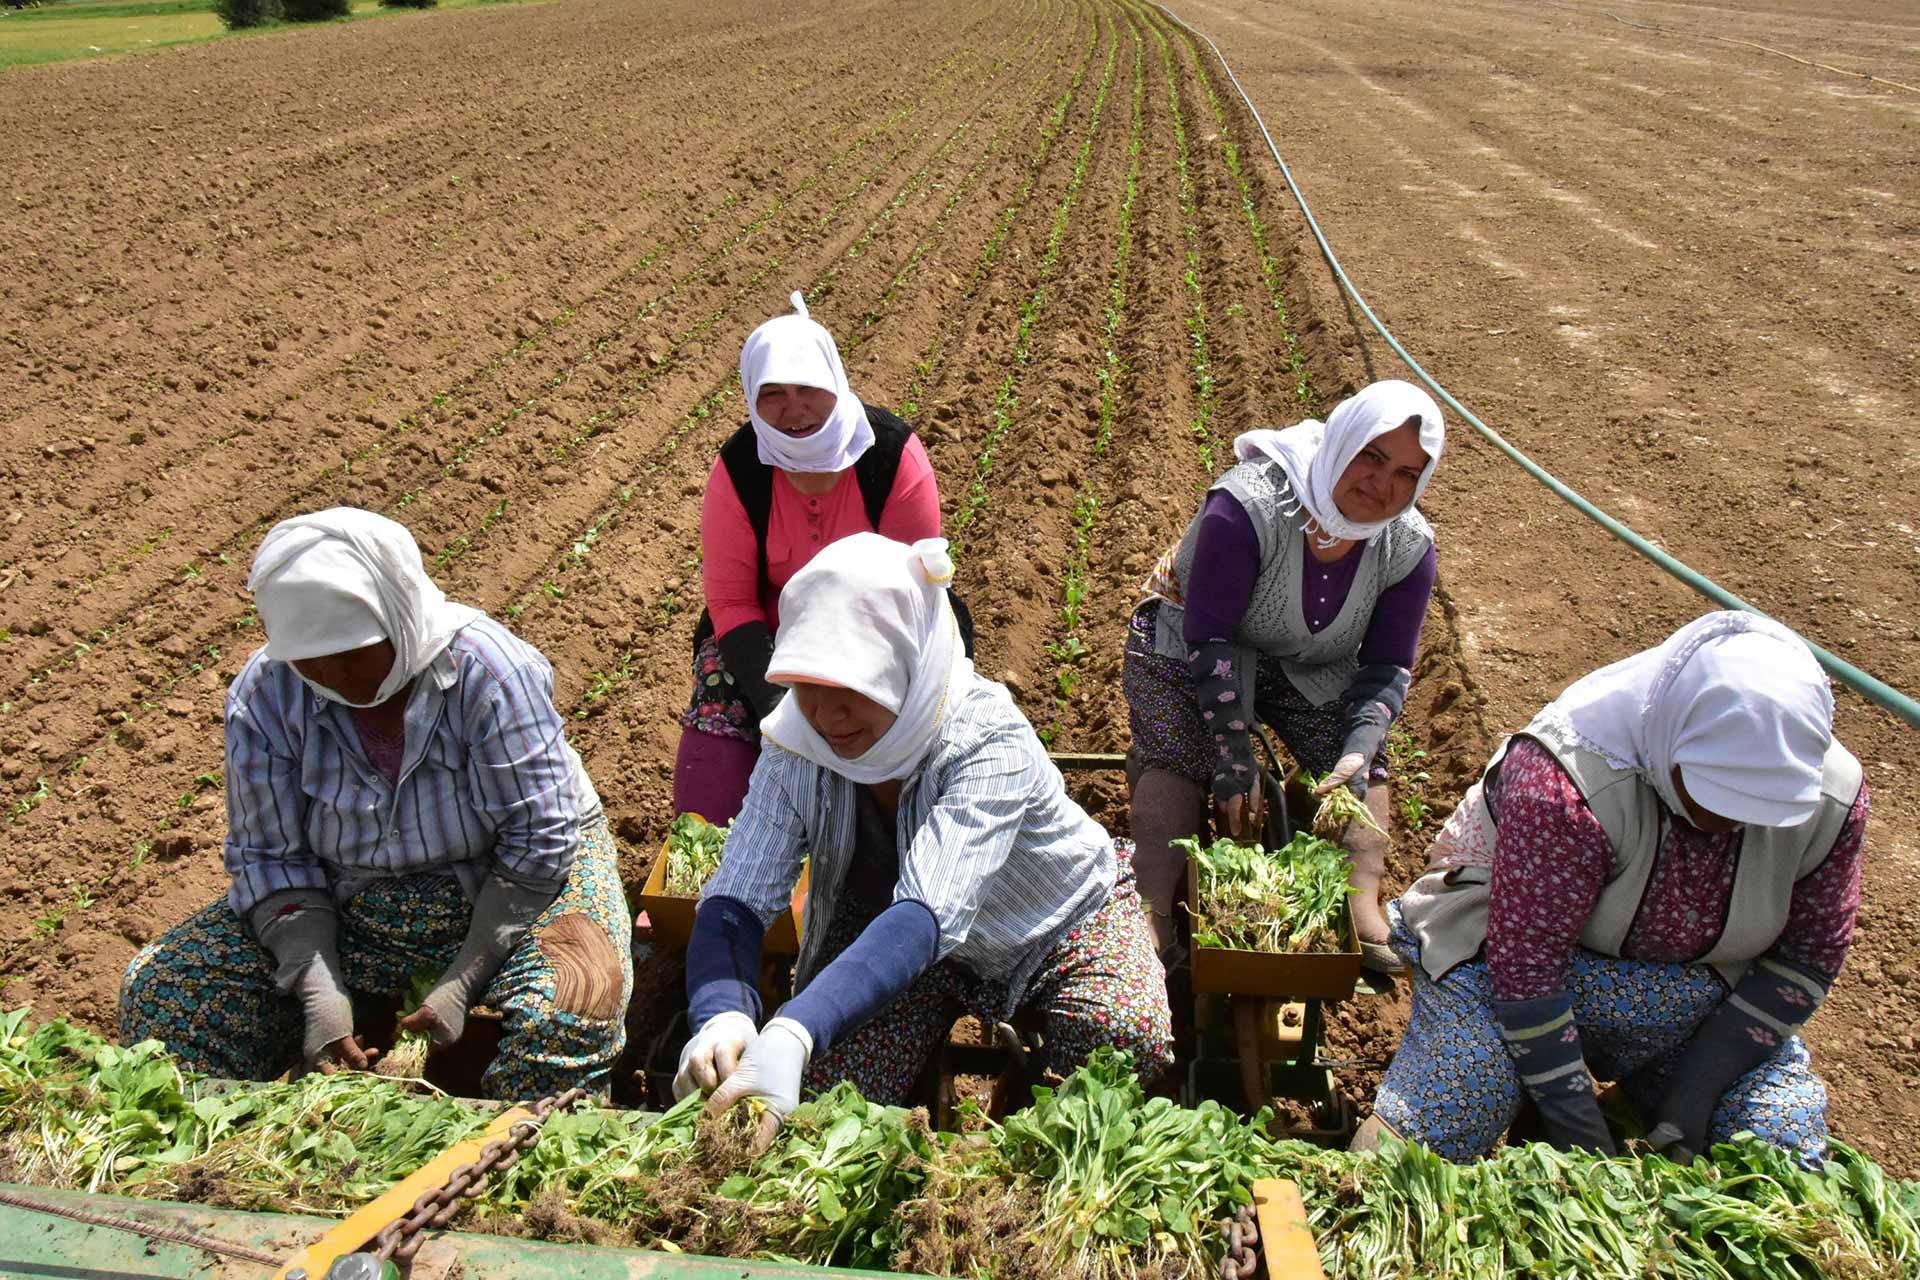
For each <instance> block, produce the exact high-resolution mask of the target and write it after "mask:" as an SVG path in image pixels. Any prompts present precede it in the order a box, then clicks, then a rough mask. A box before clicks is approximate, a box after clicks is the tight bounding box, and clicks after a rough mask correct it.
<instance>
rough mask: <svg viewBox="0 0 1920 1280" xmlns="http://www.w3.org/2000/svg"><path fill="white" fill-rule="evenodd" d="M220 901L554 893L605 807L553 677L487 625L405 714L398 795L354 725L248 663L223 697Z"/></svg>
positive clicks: (457, 643) (424, 680)
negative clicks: (383, 884) (223, 880)
mask: <svg viewBox="0 0 1920 1280" xmlns="http://www.w3.org/2000/svg"><path fill="white" fill-rule="evenodd" d="M226 720H227V753H226V756H227V764H226V782H227V842H226V864H227V872H228V874H229V875H231V876H232V877H233V886H232V888H231V889H230V890H229V892H228V895H227V901H228V902H229V903H230V904H231V905H232V907H233V909H234V910H235V911H236V912H238V913H240V914H241V915H243V916H244V915H245V914H246V913H247V911H248V910H249V909H251V908H252V907H253V906H254V904H255V903H257V902H259V901H260V900H261V899H262V898H265V897H267V896H269V895H271V894H274V893H278V892H280V891H281V890H284V889H320V890H325V891H329V892H331V893H332V895H333V897H334V900H335V901H336V902H345V901H346V900H347V899H348V898H350V897H352V896H353V895H354V894H356V893H358V892H360V891H361V890H362V889H364V888H365V887H366V886H367V885H368V884H370V883H372V882H373V881H375V880H379V879H382V878H385V877H389V876H398V875H407V874H410V873H413V872H418V871H429V870H435V869H440V870H445V871H448V872H450V873H452V874H453V875H455V876H457V877H458V878H459V880H460V883H461V885H462V886H463V887H464V888H465V889H466V891H467V893H468V895H469V896H471V895H472V894H473V893H474V892H475V891H477V889H478V887H479V884H480V880H481V878H482V877H483V876H484V875H485V874H486V873H487V872H488V871H489V870H492V869H495V868H498V869H499V870H500V871H502V872H503V873H505V874H506V875H508V876H510V877H512V878H514V879H516V880H521V881H524V882H528V883H532V884H536V885H542V886H545V885H553V886H557V885H559V884H562V883H564V882H565V880H566V878H567V875H568V873H569V872H570V871H571V870H572V869H573V859H574V855H575V853H576V852H577V850H578V848H579V843H580V832H581V829H582V827H583V826H585V825H586V824H588V823H590V822H592V821H593V820H595V819H596V818H598V817H599V815H600V798H599V796H598V795H597V794H595V792H594V789H593V783H592V782H591V781H590V780H589V779H588V778H587V774H586V770H585V769H584V768H583V767H582V766H581V764H580V757H579V756H578V755H576V754H575V753H574V750H573V747H572V746H571V745H569V744H568V742H567V739H566V733H565V728H566V725H565V721H564V720H562V719H561V717H560V713H559V711H558V710H557V709H556V708H555V707H554V703H553V668H552V666H550V665H549V664H548V662H547V660H546V658H545V657H543V656H542V655H541V653H540V651H539V650H538V649H535V648H534V647H533V646H532V645H530V644H527V643H526V642H525V641H523V640H521V639H520V638H519V637H517V636H515V635H514V634H513V633H512V632H510V631H508V630H507V629H506V628H505V627H503V626H501V625H500V624H499V623H497V622H494V621H493V620H492V619H491V618H482V619H480V620H479V621H477V622H474V623H470V624H469V625H467V626H466V627H464V628H462V630H461V631H460V632H459V634H458V635H456V636H455V637H454V639H453V643H451V644H450V645H448V646H447V648H446V650H445V651H444V652H442V653H441V654H440V656H439V657H438V658H436V659H434V661H433V663H432V665H430V666H429V667H428V668H427V670H426V671H424V672H422V673H421V676H420V679H419V681H418V682H417V683H416V686H415V689H414V693H413V696H412V698H411V699H410V700H409V701H408V703H407V713H406V748H405V753H404V754H403V756H402V757H401V763H400V777H399V782H398V783H397V784H395V783H390V782H388V781H387V779H386V776H385V775H384V774H382V773H381V772H380V771H379V770H378V769H376V768H375V767H374V766H373V765H372V764H371V763H369V762H368V760H367V757H366V753H365V752H364V751H362V750H361V747H360V738H359V734H358V732H357V731H356V730H355V728H354V724H353V712H352V711H351V710H350V709H349V708H347V707H343V706H340V705H339V704H337V703H333V702H329V701H328V700H327V699H325V698H322V697H321V696H320V695H319V694H316V693H315V692H313V690H311V689H309V688H308V687H307V686H306V684H305V683H304V682H302V681H301V679H300V677H299V676H298V675H297V674H295V672H294V670H293V668H292V667H290V666H288V665H287V664H286V663H284V662H274V661H271V660H270V659H268V657H267V655H266V651H265V650H264V649H262V650H261V651H260V652H258V653H255V654H254V655H253V657H252V658H251V659H250V660H249V661H248V662H247V665H246V667H245V668H243V669H242V670H241V672H240V675H239V677H238V678H237V679H235V680H234V682H233V687H232V688H231V689H229V690H228V691H227V710H226Z"/></svg>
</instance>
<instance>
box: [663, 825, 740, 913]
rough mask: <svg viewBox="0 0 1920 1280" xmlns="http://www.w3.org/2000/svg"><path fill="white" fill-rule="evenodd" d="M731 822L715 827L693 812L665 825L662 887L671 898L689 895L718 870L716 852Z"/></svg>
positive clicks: (718, 851) (718, 850) (722, 849)
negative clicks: (665, 865)
mask: <svg viewBox="0 0 1920 1280" xmlns="http://www.w3.org/2000/svg"><path fill="white" fill-rule="evenodd" d="M732 829H733V824H732V823H728V824H727V825H726V826H724V827H716V826H714V825H713V824H712V823H711V822H708V821H706V820H705V819H704V818H701V817H699V816H697V815H695V814H691V813H683V814H681V815H680V816H679V817H677V818H675V819H674V820H673V825H672V826H670V827H668V828H667V873H666V876H665V877H664V881H665V885H666V890H667V892H668V893H670V894H672V895H674V896H675V897H681V898H692V897H696V896H698V895H699V893H700V889H701V886H703V885H705V884H706V883H707V881H708V880H709V879H711V878H712V876H713V873H714V872H716V871H718V870H719V869H720V855H721V853H722V852H723V851H724V849H725V847H726V843H727V833H728V832H729V831H731V830H732Z"/></svg>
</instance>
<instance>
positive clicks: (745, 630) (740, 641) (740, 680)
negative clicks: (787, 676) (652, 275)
mask: <svg viewBox="0 0 1920 1280" xmlns="http://www.w3.org/2000/svg"><path fill="white" fill-rule="evenodd" d="M715 643H716V644H718V645H719V647H720V660H721V661H722V662H724V663H726V665H727V674H728V675H730V676H732V677H733V687H734V691H735V692H737V693H738V694H739V695H740V698H741V700H742V701H744V702H745V703H746V704H747V707H748V709H750V710H751V711H752V712H753V720H754V723H755V724H758V723H759V722H760V721H762V720H764V719H765V718H766V717H767V714H768V713H769V712H770V711H772V710H773V709H774V707H776V706H778V705H779V703H780V699H781V698H782V697H784V696H785V695H786V692H787V691H786V689H785V688H783V687H782V686H780V685H777V684H773V683H771V682H769V681H768V680H767V664H768V663H770V662H772V661H773V631H772V630H771V629H770V628H769V627H768V626H767V624H766V623H764V622H743V623H741V624H740V625H739V626H737V627H735V628H734V629H733V630H731V631H729V632H727V634H725V635H723V636H721V637H720V638H719V639H718V640H717V641H715Z"/></svg>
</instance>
